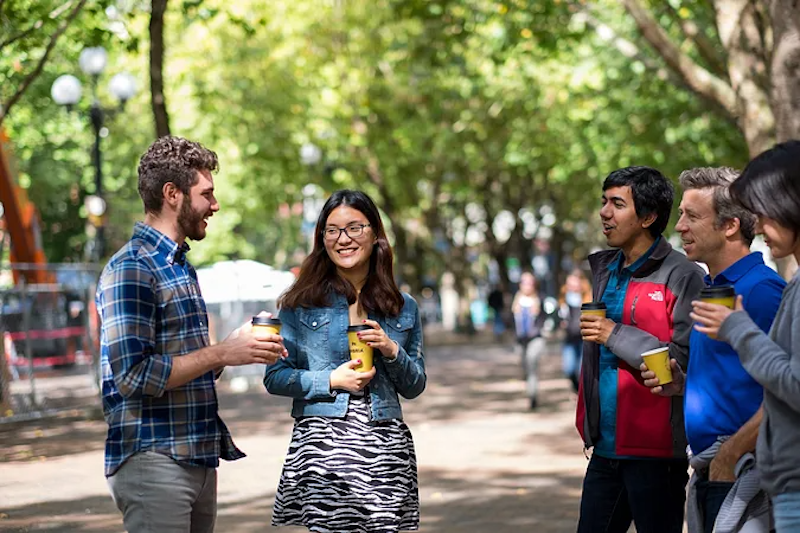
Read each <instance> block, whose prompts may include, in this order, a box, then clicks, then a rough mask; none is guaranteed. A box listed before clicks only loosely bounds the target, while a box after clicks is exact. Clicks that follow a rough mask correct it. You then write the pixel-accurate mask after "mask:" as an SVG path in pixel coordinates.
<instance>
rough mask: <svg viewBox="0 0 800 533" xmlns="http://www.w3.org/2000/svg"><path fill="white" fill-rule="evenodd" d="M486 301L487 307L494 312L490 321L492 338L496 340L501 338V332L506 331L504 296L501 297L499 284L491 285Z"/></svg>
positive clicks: (501, 292)
mask: <svg viewBox="0 0 800 533" xmlns="http://www.w3.org/2000/svg"><path fill="white" fill-rule="evenodd" d="M486 303H487V304H488V305H489V308H490V309H491V310H492V313H493V314H494V319H493V321H492V332H493V333H494V338H495V340H496V341H501V340H502V339H503V333H505V332H506V324H505V316H504V315H505V311H506V306H505V298H503V291H502V289H501V288H500V286H499V285H494V286H493V287H492V290H491V291H490V292H489V296H488V298H487V301H486Z"/></svg>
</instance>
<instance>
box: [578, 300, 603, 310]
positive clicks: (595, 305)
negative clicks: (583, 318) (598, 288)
mask: <svg viewBox="0 0 800 533" xmlns="http://www.w3.org/2000/svg"><path fill="white" fill-rule="evenodd" d="M605 308H606V304H604V303H603V302H587V303H585V304H583V305H582V306H581V311H600V310H605Z"/></svg>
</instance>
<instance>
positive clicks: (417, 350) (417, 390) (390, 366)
mask: <svg viewBox="0 0 800 533" xmlns="http://www.w3.org/2000/svg"><path fill="white" fill-rule="evenodd" d="M409 302H413V300H411V299H410V298H407V299H406V305H409ZM383 362H384V366H385V367H386V372H387V373H388V374H389V379H391V380H392V383H394V386H395V389H396V390H397V393H398V394H399V395H400V396H402V397H403V398H406V399H409V400H410V399H412V398H416V397H417V396H419V395H420V394H422V391H424V390H425V384H426V383H427V376H426V375H425V359H424V356H423V347H422V321H421V320H420V317H419V309H418V308H417V306H416V302H414V327H413V328H412V329H411V333H410V334H409V336H408V340H407V341H406V344H405V346H400V345H399V344H398V345H397V354H396V356H395V357H394V358H387V357H384V360H383Z"/></svg>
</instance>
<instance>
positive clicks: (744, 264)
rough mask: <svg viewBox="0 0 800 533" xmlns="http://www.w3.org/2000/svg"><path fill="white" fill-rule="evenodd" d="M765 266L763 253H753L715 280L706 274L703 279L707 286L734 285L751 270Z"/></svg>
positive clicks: (718, 275) (721, 273) (724, 271)
mask: <svg viewBox="0 0 800 533" xmlns="http://www.w3.org/2000/svg"><path fill="white" fill-rule="evenodd" d="M763 264H764V257H763V255H761V252H751V253H749V254H747V255H746V256H744V257H742V258H741V259H739V260H738V261H736V262H735V263H734V264H732V265H731V266H729V267H728V268H726V269H725V270H723V271H722V272H720V273H719V274H717V276H716V277H715V278H714V279H713V280H712V279H711V275H709V274H706V275H705V277H704V278H703V279H704V281H705V282H706V285H732V284H734V283H736V282H737V281H739V280H740V279H741V278H742V276H744V275H745V274H747V273H748V272H750V270H752V269H753V268H755V267H757V266H759V265H763Z"/></svg>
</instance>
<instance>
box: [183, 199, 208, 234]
mask: <svg viewBox="0 0 800 533" xmlns="http://www.w3.org/2000/svg"><path fill="white" fill-rule="evenodd" d="M205 215H206V214H205V213H202V212H200V211H195V210H194V209H192V200H191V198H189V197H188V196H184V197H183V202H182V203H181V211H180V213H179V214H178V226H180V228H181V232H182V233H183V234H184V236H186V237H188V238H189V239H192V240H193V241H201V240H203V238H204V237H205V236H206V231H205V228H204V227H203V217H205Z"/></svg>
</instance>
